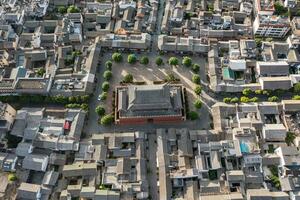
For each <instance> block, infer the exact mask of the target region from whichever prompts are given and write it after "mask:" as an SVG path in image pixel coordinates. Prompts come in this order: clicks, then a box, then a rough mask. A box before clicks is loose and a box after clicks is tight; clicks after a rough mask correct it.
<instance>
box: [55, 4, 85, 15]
mask: <svg viewBox="0 0 300 200" xmlns="http://www.w3.org/2000/svg"><path fill="white" fill-rule="evenodd" d="M57 11H58V12H59V13H60V14H65V13H79V12H80V9H79V8H78V7H76V6H74V5H71V6H69V7H65V6H60V7H58V9H57Z"/></svg>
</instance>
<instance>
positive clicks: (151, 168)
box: [147, 134, 159, 199]
mask: <svg viewBox="0 0 300 200" xmlns="http://www.w3.org/2000/svg"><path fill="white" fill-rule="evenodd" d="M155 141H156V134H148V145H149V146H148V147H149V148H148V149H149V150H148V163H147V166H148V168H147V177H148V181H149V193H150V196H151V199H159V198H158V187H157V180H158V178H157V173H156V168H157V165H156V149H157V145H156V142H155Z"/></svg>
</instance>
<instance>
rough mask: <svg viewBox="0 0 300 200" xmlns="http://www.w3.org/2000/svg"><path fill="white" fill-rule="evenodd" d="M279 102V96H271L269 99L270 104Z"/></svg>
mask: <svg viewBox="0 0 300 200" xmlns="http://www.w3.org/2000/svg"><path fill="white" fill-rule="evenodd" d="M278 100H279V99H278V97H277V96H271V97H269V98H268V101H270V102H277V101H278Z"/></svg>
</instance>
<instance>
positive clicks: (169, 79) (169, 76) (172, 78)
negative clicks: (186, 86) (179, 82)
mask: <svg viewBox="0 0 300 200" xmlns="http://www.w3.org/2000/svg"><path fill="white" fill-rule="evenodd" d="M166 79H167V81H168V82H174V81H176V77H175V75H174V74H173V73H168V74H167V78H166Z"/></svg>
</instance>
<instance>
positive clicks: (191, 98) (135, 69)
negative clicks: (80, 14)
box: [87, 52, 211, 133]
mask: <svg viewBox="0 0 300 200" xmlns="http://www.w3.org/2000/svg"><path fill="white" fill-rule="evenodd" d="M112 54H113V53H112V52H108V53H103V54H102V55H101V56H100V62H99V69H98V70H99V71H98V73H97V80H98V82H97V87H96V90H95V93H94V97H93V98H92V103H91V105H90V114H89V117H92V118H93V120H89V122H88V130H87V132H88V133H91V132H95V131H97V132H99V130H102V129H105V130H107V129H113V130H116V129H122V130H123V129H125V130H126V129H129V128H130V127H129V126H128V127H127V128H126V126H121V127H116V126H114V125H113V126H108V127H104V126H101V125H99V124H98V123H97V120H95V118H98V116H97V114H95V108H96V107H97V106H98V105H101V106H103V107H104V108H105V111H106V114H109V113H112V112H113V103H112V101H113V98H114V97H113V91H114V89H115V87H116V86H119V85H120V84H121V82H122V81H123V80H124V77H125V75H127V74H131V75H132V77H133V83H139V84H145V85H151V84H154V83H159V82H161V83H163V82H164V81H165V80H166V79H167V77H168V75H170V74H172V75H173V76H174V77H175V78H176V80H178V81H176V83H178V84H182V85H183V86H184V88H185V89H186V94H187V100H188V107H189V110H190V111H195V112H197V113H198V115H199V117H200V118H199V119H198V120H195V121H190V120H187V121H186V122H182V124H181V125H182V126H184V124H185V123H188V124H189V126H191V124H194V125H195V128H208V127H209V125H210V123H209V122H210V121H211V120H210V116H209V112H208V110H207V109H208V108H207V107H206V106H202V107H201V108H200V109H197V108H196V107H195V106H194V102H195V101H196V100H197V99H201V98H200V95H197V94H195V92H194V88H195V87H196V85H197V84H195V83H194V82H193V81H192V77H193V75H194V74H198V75H199V76H200V78H201V82H206V80H205V78H206V74H205V65H206V61H205V58H204V57H200V56H189V57H190V58H191V59H192V63H193V64H198V65H199V66H200V70H199V72H198V73H195V72H193V71H192V68H191V66H190V67H186V66H183V65H182V59H183V57H184V56H182V55H177V54H170V53H169V54H164V55H159V54H158V53H156V54H154V53H151V54H146V53H136V54H135V56H136V58H137V61H136V62H135V63H134V64H130V63H128V62H127V57H128V55H129V54H130V53H121V55H122V61H121V62H112V67H111V72H112V78H111V79H110V80H109V81H108V82H109V89H108V91H107V98H106V100H100V99H99V95H100V94H101V93H102V92H103V91H102V88H101V86H102V84H103V82H105V80H104V78H103V73H104V72H105V71H106V70H107V69H106V67H105V63H106V62H107V61H109V60H111V57H112ZM146 55H147V57H148V59H149V63H148V64H146V65H144V64H141V63H140V62H139V59H140V58H142V57H143V56H146ZM157 57H161V58H162V60H163V64H162V65H160V66H158V65H157V64H156V62H155V61H156V58H157ZM170 57H176V58H178V61H179V62H178V65H169V63H168V60H169V58H170ZM199 120H200V121H202V120H203V123H199ZM92 121H94V122H92ZM144 126H145V128H146V127H147V125H144ZM192 126H193V125H192ZM130 129H131V128H130Z"/></svg>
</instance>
